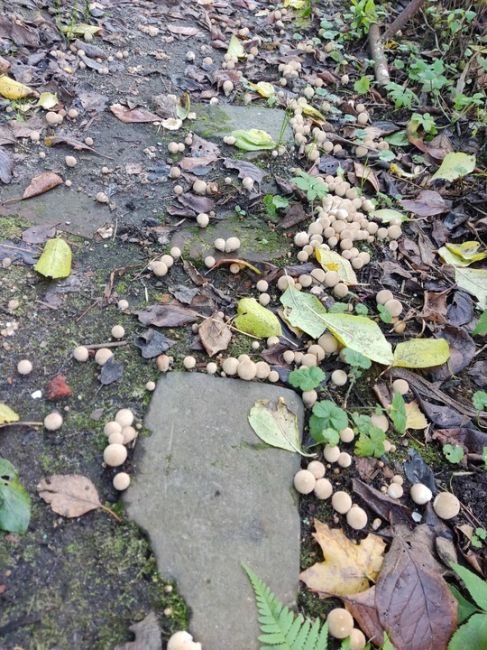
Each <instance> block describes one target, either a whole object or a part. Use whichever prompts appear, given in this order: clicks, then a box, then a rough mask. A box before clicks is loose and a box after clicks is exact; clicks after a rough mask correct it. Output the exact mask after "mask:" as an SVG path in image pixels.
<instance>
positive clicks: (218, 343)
mask: <svg viewBox="0 0 487 650" xmlns="http://www.w3.org/2000/svg"><path fill="white" fill-rule="evenodd" d="M198 335H199V337H200V339H201V343H202V344H203V347H204V348H205V350H206V352H207V354H208V356H210V357H213V356H214V355H215V354H217V352H221V351H222V350H226V349H227V348H228V345H229V343H230V341H231V340H232V332H231V330H230V328H229V327H228V325H227V324H226V323H225V321H224V320H223V318H222V317H221V315H220V316H219V315H218V313H215V314H213V315H212V316H210V317H209V318H207V319H205V320H204V321H203V322H202V323H201V325H200V326H199V328H198Z"/></svg>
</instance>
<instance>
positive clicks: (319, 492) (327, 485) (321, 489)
mask: <svg viewBox="0 0 487 650" xmlns="http://www.w3.org/2000/svg"><path fill="white" fill-rule="evenodd" d="M314 493H315V496H316V498H317V499H321V500H325V499H329V498H330V497H331V495H332V494H333V485H332V484H331V482H330V481H329V480H328V479H327V478H319V479H318V480H317V481H316V485H315V489H314Z"/></svg>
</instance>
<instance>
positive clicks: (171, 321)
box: [136, 302, 199, 327]
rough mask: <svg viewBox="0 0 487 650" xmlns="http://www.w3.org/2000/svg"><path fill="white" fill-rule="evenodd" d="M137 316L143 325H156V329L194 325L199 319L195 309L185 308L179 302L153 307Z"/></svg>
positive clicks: (138, 313) (143, 310)
mask: <svg viewBox="0 0 487 650" xmlns="http://www.w3.org/2000/svg"><path fill="white" fill-rule="evenodd" d="M136 314H137V316H138V318H139V321H140V322H141V323H142V324H143V325H155V326H156V327H180V326H181V325H189V324H190V323H194V322H196V321H197V320H198V319H199V314H198V313H197V312H195V311H194V309H190V308H189V307H184V306H183V305H181V304H179V303H178V302H172V303H170V304H168V305H151V306H150V307H147V309H142V310H141V311H138V312H136Z"/></svg>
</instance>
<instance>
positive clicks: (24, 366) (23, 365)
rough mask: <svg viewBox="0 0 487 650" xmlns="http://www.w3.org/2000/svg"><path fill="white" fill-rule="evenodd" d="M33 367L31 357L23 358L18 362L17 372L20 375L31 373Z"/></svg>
mask: <svg viewBox="0 0 487 650" xmlns="http://www.w3.org/2000/svg"><path fill="white" fill-rule="evenodd" d="M32 368H33V365H32V361H29V359H21V360H20V361H19V362H18V364H17V372H18V373H19V375H30V373H31V372H32Z"/></svg>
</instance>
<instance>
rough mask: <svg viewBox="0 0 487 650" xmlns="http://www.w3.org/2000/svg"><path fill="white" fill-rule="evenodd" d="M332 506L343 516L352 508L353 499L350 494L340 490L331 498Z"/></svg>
mask: <svg viewBox="0 0 487 650" xmlns="http://www.w3.org/2000/svg"><path fill="white" fill-rule="evenodd" d="M331 505H332V506H333V509H334V510H336V511H337V512H339V513H340V514H341V515H344V514H346V513H347V512H348V511H349V510H350V508H351V507H352V499H351V497H350V495H349V494H348V492H344V491H343V490H339V491H338V492H335V494H334V495H333V496H332V498H331Z"/></svg>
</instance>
